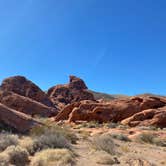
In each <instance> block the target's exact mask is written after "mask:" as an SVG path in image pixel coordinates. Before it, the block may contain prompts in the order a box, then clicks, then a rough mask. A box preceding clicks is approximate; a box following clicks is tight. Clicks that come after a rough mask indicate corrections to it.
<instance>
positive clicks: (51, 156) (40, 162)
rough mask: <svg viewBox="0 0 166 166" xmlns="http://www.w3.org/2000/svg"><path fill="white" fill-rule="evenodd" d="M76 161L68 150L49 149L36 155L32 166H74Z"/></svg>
mask: <svg viewBox="0 0 166 166" xmlns="http://www.w3.org/2000/svg"><path fill="white" fill-rule="evenodd" d="M74 161H75V156H74V154H73V153H72V152H71V151H70V150H68V149H47V150H43V151H41V152H38V153H36V154H35V156H34V157H33V158H32V161H31V164H30V165H31V166H46V165H50V166H51V165H52V166H53V165H54V166H65V165H72V164H73V163H74Z"/></svg>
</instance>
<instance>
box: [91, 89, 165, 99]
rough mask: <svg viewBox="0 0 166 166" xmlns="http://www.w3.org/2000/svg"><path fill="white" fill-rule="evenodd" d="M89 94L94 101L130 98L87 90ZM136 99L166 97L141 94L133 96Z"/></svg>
mask: <svg viewBox="0 0 166 166" xmlns="http://www.w3.org/2000/svg"><path fill="white" fill-rule="evenodd" d="M89 91H90V92H91V93H93V95H94V97H95V99H96V100H99V99H103V100H106V101H108V100H114V99H127V98H129V97H131V96H128V95H122V94H108V93H102V92H95V91H92V90H89ZM134 96H138V97H146V96H153V97H166V96H163V95H157V94H152V93H143V94H138V95H134Z"/></svg>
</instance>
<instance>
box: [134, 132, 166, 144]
mask: <svg viewBox="0 0 166 166" xmlns="http://www.w3.org/2000/svg"><path fill="white" fill-rule="evenodd" d="M137 141H139V142H143V143H148V144H154V145H157V146H166V140H164V139H160V138H158V137H157V136H155V135H154V134H152V133H148V132H145V133H142V134H140V135H139V136H138V137H137Z"/></svg>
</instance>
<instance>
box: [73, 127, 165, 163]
mask: <svg viewBox="0 0 166 166" xmlns="http://www.w3.org/2000/svg"><path fill="white" fill-rule="evenodd" d="M74 131H75V132H76V133H78V134H77V136H78V138H79V140H78V142H77V144H76V145H74V151H75V153H76V154H77V155H78V157H77V162H76V165H77V166H103V165H119V166H166V147H160V146H156V145H151V144H145V143H140V142H136V141H135V140H134V139H135V137H136V136H137V135H139V134H140V133H142V132H152V133H155V134H156V135H158V136H159V137H161V138H164V139H166V131H165V130H160V131H153V130H152V131H147V130H142V129H139V128H129V129H117V128H115V129H106V128H80V129H74ZM102 133H122V134H125V135H127V136H128V137H129V138H130V139H131V140H132V141H131V142H124V141H120V140H117V139H114V142H115V143H116V145H117V151H118V154H116V155H114V156H110V157H112V158H113V159H114V158H115V159H116V160H118V162H119V163H118V164H99V163H98V162H99V161H100V160H104V158H102V157H101V156H102V152H100V153H98V152H97V151H95V150H94V149H93V148H92V147H91V144H90V141H89V140H91V138H92V137H93V136H94V135H95V134H102ZM109 155H110V154H109Z"/></svg>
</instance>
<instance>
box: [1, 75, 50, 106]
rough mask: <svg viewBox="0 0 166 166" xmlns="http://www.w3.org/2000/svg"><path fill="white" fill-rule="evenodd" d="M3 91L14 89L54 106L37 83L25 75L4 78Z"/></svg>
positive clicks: (13, 90) (18, 92)
mask: <svg viewBox="0 0 166 166" xmlns="http://www.w3.org/2000/svg"><path fill="white" fill-rule="evenodd" d="M0 89H1V90H2V91H12V92H14V93H16V94H19V95H21V96H25V97H29V98H31V99H33V100H35V101H38V102H40V103H43V104H44V105H47V106H49V107H51V106H53V104H52V102H51V100H50V99H49V97H48V96H47V94H45V93H44V92H43V91H42V90H41V89H40V88H39V87H38V86H37V85H35V84H34V83H33V82H31V81H29V80H28V79H26V78H25V77H23V76H14V77H9V78H6V79H5V80H3V82H2V85H1V86H0Z"/></svg>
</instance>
